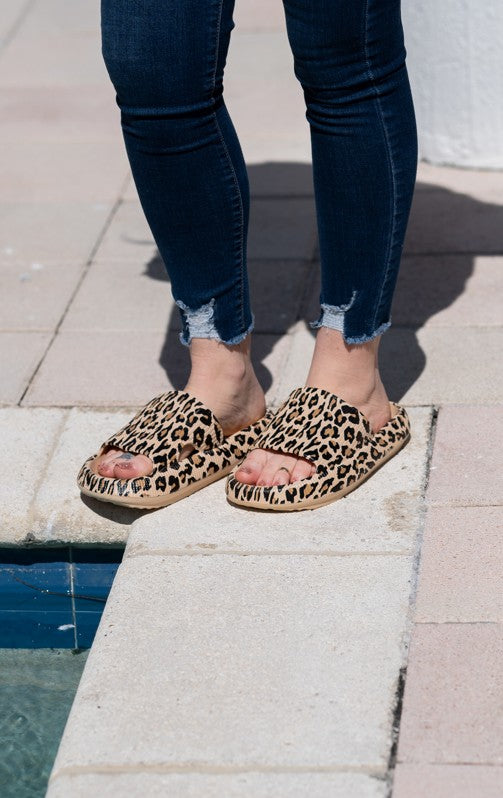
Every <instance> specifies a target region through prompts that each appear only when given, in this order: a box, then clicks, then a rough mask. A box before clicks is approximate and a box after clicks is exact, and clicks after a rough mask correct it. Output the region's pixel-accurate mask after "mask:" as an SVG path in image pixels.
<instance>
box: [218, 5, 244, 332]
mask: <svg viewBox="0 0 503 798" xmlns="http://www.w3.org/2000/svg"><path fill="white" fill-rule="evenodd" d="M223 5H224V0H220V6H219V13H218V24H217V36H216V47H215V63H214V67H213V78H212V89H213V91H214V89H215V85H216V77H217V66H218V54H219V48H220V29H221V24H222V11H223ZM213 118H214V120H215V126H216V129H217V132H218V136H219V139H220V143H221V145H222V148H223V150H224V154H225V157H226V159H227V163H228V164H229V166H230V169H231V173H232V178H233V181H234V186H235V188H236V192H237V196H238V200H239V213H240V221H239V259H240V264H239V270H240V278H241V284H240V288H241V295H240V305H241V307H240V311H241V326H242V327H243V328H244V324H245V318H244V273H243V272H244V269H243V261H244V255H243V245H244V208H243V198H242V196H241V189H240V187H239V181H238V178H237V175H236V170H235V169H234V164H233V163H232V158H231V156H230V153H229V150H228V147H227V144H226V143H225V139H224V137H223V134H222V130H221V128H220V125H219V122H218V118H217V113H216V111H214V112H213Z"/></svg>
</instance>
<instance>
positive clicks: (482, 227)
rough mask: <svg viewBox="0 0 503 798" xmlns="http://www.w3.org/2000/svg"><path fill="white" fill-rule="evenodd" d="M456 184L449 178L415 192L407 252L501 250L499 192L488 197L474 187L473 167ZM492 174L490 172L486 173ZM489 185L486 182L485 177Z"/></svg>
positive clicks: (502, 221)
mask: <svg viewBox="0 0 503 798" xmlns="http://www.w3.org/2000/svg"><path fill="white" fill-rule="evenodd" d="M458 171H459V172H460V173H463V178H462V181H459V176H458V181H459V182H458V183H457V184H455V186H452V185H449V182H448V181H445V182H443V183H441V184H440V183H439V184H437V185H433V184H425V183H424V182H423V184H422V186H421V190H419V186H418V187H417V188H416V191H415V193H414V199H413V203H412V209H411V215H410V219H409V224H408V228H407V235H406V238H405V248H404V251H405V252H406V253H408V254H410V253H446V252H452V253H454V252H459V253H462V252H472V253H476V254H484V253H487V254H498V253H501V234H500V230H501V228H502V227H503V205H502V203H501V186H502V181H501V177H500V178H499V179H498V178H497V180H498V185H499V187H500V188H499V194H493V193H492V192H491V191H489V192H484V195H485V196H484V199H482V198H481V197H480V196H477V194H476V192H473V193H472V192H471V190H470V177H469V176H468V177H467V175H469V174H470V172H471V170H461V169H460V170H458ZM485 174H488V173H487V172H485V173H484V175H485ZM484 181H485V184H486V185H487V184H488V183H489V181H486V178H485V177H484ZM493 182H494V181H493Z"/></svg>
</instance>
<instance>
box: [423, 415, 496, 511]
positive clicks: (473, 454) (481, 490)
mask: <svg viewBox="0 0 503 798" xmlns="http://www.w3.org/2000/svg"><path fill="white" fill-rule="evenodd" d="M502 434H503V406H489V407H488V406H469V405H464V406H461V405H457V406H453V407H443V408H442V409H441V410H440V412H439V416H438V423H437V431H436V435H435V443H434V448H433V458H432V463H431V470H430V482H429V486H428V492H427V500H428V501H429V502H430V503H431V504H450V505H495V504H503V480H502V479H501V440H502ZM498 440H499V445H498V443H497V442H498ZM495 444H496V445H495Z"/></svg>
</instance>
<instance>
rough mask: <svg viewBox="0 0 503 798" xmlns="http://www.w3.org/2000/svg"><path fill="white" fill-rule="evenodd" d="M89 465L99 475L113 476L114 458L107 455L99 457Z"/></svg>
mask: <svg viewBox="0 0 503 798" xmlns="http://www.w3.org/2000/svg"><path fill="white" fill-rule="evenodd" d="M91 467H92V470H93V471H94V472H95V474H99V475H100V477H113V475H114V460H113V458H110V457H107V455H103V457H100V458H99V459H98V460H97V461H96V462H95V463H93V464H92V466H91Z"/></svg>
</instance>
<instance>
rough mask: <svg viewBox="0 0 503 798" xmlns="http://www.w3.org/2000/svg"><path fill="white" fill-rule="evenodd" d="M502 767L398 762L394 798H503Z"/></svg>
mask: <svg viewBox="0 0 503 798" xmlns="http://www.w3.org/2000/svg"><path fill="white" fill-rule="evenodd" d="M502 795H503V768H499V767H484V766H483V765H398V767H397V769H396V771H395V780H394V786H393V798H426V796H427V798H501V796H502Z"/></svg>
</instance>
